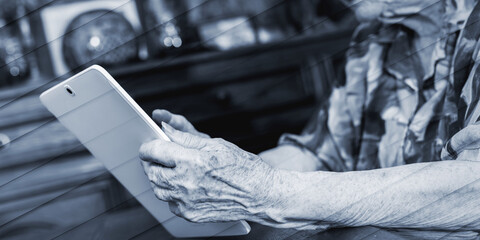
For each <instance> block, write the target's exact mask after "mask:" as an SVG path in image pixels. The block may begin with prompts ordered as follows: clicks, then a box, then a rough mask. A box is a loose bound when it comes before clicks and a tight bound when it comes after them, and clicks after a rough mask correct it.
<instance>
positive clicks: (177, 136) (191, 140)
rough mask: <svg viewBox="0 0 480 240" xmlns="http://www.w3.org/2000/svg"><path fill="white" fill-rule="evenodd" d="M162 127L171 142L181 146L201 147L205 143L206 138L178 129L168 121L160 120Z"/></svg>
mask: <svg viewBox="0 0 480 240" xmlns="http://www.w3.org/2000/svg"><path fill="white" fill-rule="evenodd" d="M162 128H163V130H164V131H165V134H166V135H167V136H168V137H169V138H170V140H172V142H174V143H177V144H179V145H181V146H183V147H186V148H194V149H201V148H203V147H205V146H206V145H207V139H205V138H202V137H199V136H196V135H193V134H190V133H187V132H182V131H178V130H176V129H175V128H173V127H172V126H170V125H169V124H168V123H165V122H162Z"/></svg>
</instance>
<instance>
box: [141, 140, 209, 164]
mask: <svg viewBox="0 0 480 240" xmlns="http://www.w3.org/2000/svg"><path fill="white" fill-rule="evenodd" d="M139 152H140V154H139V156H140V159H142V160H144V161H148V162H154V163H157V164H160V165H162V166H164V167H169V168H174V167H175V166H177V165H178V164H179V163H180V162H190V161H195V160H197V159H198V158H199V157H200V155H201V152H200V151H198V150H195V149H190V148H185V147H183V146H181V145H179V144H176V143H173V142H166V141H163V140H154V141H151V142H148V143H144V144H142V146H141V147H140V150H139Z"/></svg>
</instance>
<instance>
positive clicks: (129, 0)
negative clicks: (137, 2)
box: [0, 0, 134, 69]
mask: <svg viewBox="0 0 480 240" xmlns="http://www.w3.org/2000/svg"><path fill="white" fill-rule="evenodd" d="M54 1H56V0H54ZM131 1H134V0H128V1H126V2H125V3H122V4H121V5H120V6H118V7H116V8H113V9H111V10H108V11H106V12H105V13H103V14H100V15H99V16H98V17H95V18H93V19H92V20H90V21H87V22H85V23H84V24H82V25H80V26H78V27H77V28H74V29H71V30H70V31H67V32H65V33H64V34H63V35H62V36H60V37H58V38H55V39H52V40H51V41H50V42H46V43H44V44H41V45H40V46H37V47H36V48H33V49H31V50H30V51H28V52H27V53H25V54H24V55H22V56H19V57H17V58H14V59H12V60H11V61H10V62H8V63H5V64H4V65H2V66H0V69H1V68H4V67H6V66H7V65H8V64H9V63H11V62H14V61H17V60H18V59H21V58H23V57H25V56H27V55H29V54H31V53H33V52H35V51H37V50H39V49H40V48H42V47H45V46H47V45H49V44H51V43H52V42H54V41H58V40H60V39H61V38H62V37H63V36H65V35H68V34H70V33H72V32H74V31H76V30H78V29H80V28H82V27H84V26H86V25H88V24H89V23H92V22H94V21H96V20H97V19H99V18H101V17H103V16H105V15H107V14H110V13H112V12H115V11H116V10H118V9H121V8H122V7H125V6H126V5H127V4H129V3H130V2H131ZM52 2H53V1H52Z"/></svg>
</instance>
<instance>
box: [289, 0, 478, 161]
mask: <svg viewBox="0 0 480 240" xmlns="http://www.w3.org/2000/svg"><path fill="white" fill-rule="evenodd" d="M425 1H428V2H431V4H428V5H427V6H426V7H424V8H422V9H421V10H420V11H418V12H416V13H415V14H409V15H403V16H388V17H386V16H381V17H380V18H379V19H378V20H375V21H373V22H367V23H362V24H360V25H359V27H358V28H357V29H356V31H355V33H354V37H353V39H352V42H351V44H350V49H349V51H348V52H347V64H346V67H345V73H346V74H345V75H346V78H345V80H344V81H343V82H342V81H339V82H337V83H335V87H334V89H333V90H332V93H331V95H330V98H329V100H328V101H327V102H326V103H325V104H323V105H322V107H321V108H320V110H319V111H318V113H317V114H316V116H315V118H314V119H313V120H312V121H311V122H310V123H309V124H308V125H307V127H306V129H305V130H304V131H303V132H302V133H301V134H300V135H294V134H285V135H283V136H282V137H281V139H280V144H294V145H297V146H299V147H301V148H304V149H306V150H309V151H311V152H312V153H313V154H314V155H315V156H316V157H317V158H318V160H319V161H320V162H321V165H322V168H323V169H325V170H330V171H353V170H366V169H373V168H379V167H382V168H385V167H392V166H398V165H403V164H409V163H417V162H430V161H439V160H446V159H455V158H457V157H458V156H457V155H458V154H457V153H455V151H453V150H452V149H451V147H449V146H450V145H449V139H450V138H451V137H452V136H454V135H455V134H456V133H457V132H458V131H460V130H461V129H463V128H465V127H467V126H469V125H473V124H475V123H476V122H477V120H479V116H480V102H479V99H480V79H477V78H479V77H480V75H477V74H476V72H477V71H480V69H479V64H480V55H479V51H478V50H479V49H480V44H479V43H478V41H477V40H478V39H479V36H480V4H479V5H477V3H476V1H473V0H442V1H438V0H435V1H432V0H425ZM425 1H424V2H423V3H425ZM424 5H425V4H424ZM476 5H477V6H476ZM422 6H423V5H422ZM479 142H480V140H479ZM479 147H480V143H479ZM477 148H478V147H477ZM477 148H475V146H473V147H472V148H470V149H477ZM442 149H443V153H442ZM469 154H470V155H469V156H468V157H474V158H475V159H477V152H476V151H470V152H469ZM475 159H474V160H475Z"/></svg>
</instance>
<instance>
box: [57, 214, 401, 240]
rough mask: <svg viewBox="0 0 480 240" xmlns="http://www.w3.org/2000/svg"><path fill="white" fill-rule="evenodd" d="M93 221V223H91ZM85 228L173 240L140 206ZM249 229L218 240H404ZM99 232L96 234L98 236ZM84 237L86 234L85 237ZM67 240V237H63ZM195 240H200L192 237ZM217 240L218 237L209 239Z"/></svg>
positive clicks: (387, 235)
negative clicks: (244, 233)
mask: <svg viewBox="0 0 480 240" xmlns="http://www.w3.org/2000/svg"><path fill="white" fill-rule="evenodd" d="M95 222H97V223H95ZM95 222H92V223H91V224H89V225H96V229H95V231H97V233H96V234H95V236H96V237H99V236H100V238H99V239H135V240H147V239H162V240H163V239H168V240H173V239H176V238H174V237H172V236H171V235H170V234H168V232H166V230H165V229H164V228H163V227H162V225H161V224H159V223H158V222H156V221H155V220H154V219H153V217H152V216H151V215H150V214H149V213H148V212H147V211H146V210H144V209H143V208H142V207H138V208H135V209H129V210H123V211H116V212H114V213H111V214H107V215H105V217H104V218H99V219H97V220H96V221H95ZM250 226H251V227H252V230H251V231H250V233H249V234H247V235H244V236H234V237H222V238H221V239H228V240H253V239H265V240H268V239H275V240H283V239H285V240H287V239H288V240H290V239H299V240H302V239H322V240H323V239H325V240H329V239H332V240H333V239H335V240H339V239H348V240H350V239H352V240H360V239H393V240H395V239H399V240H400V239H405V238H402V237H401V236H398V235H395V234H393V233H391V232H387V231H385V230H382V229H379V228H375V227H359V228H340V229H330V230H327V231H325V232H321V231H297V230H295V229H276V228H271V227H267V226H263V225H260V224H256V223H250ZM83 229H84V230H83V231H82V230H81V229H79V230H80V231H82V232H84V234H82V233H80V232H76V233H75V231H74V232H72V234H75V236H78V235H77V234H80V235H83V236H87V235H88V233H87V232H86V231H88V232H90V233H91V232H92V229H91V228H90V229H89V228H88V226H85V227H84V228H83ZM99 232H100V233H99ZM85 234H86V235H85ZM64 237H67V238H68V239H69V237H68V236H64ZM67 238H65V239H67ZM195 239H197V240H199V239H200V238H195ZM211 239H220V238H211Z"/></svg>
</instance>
